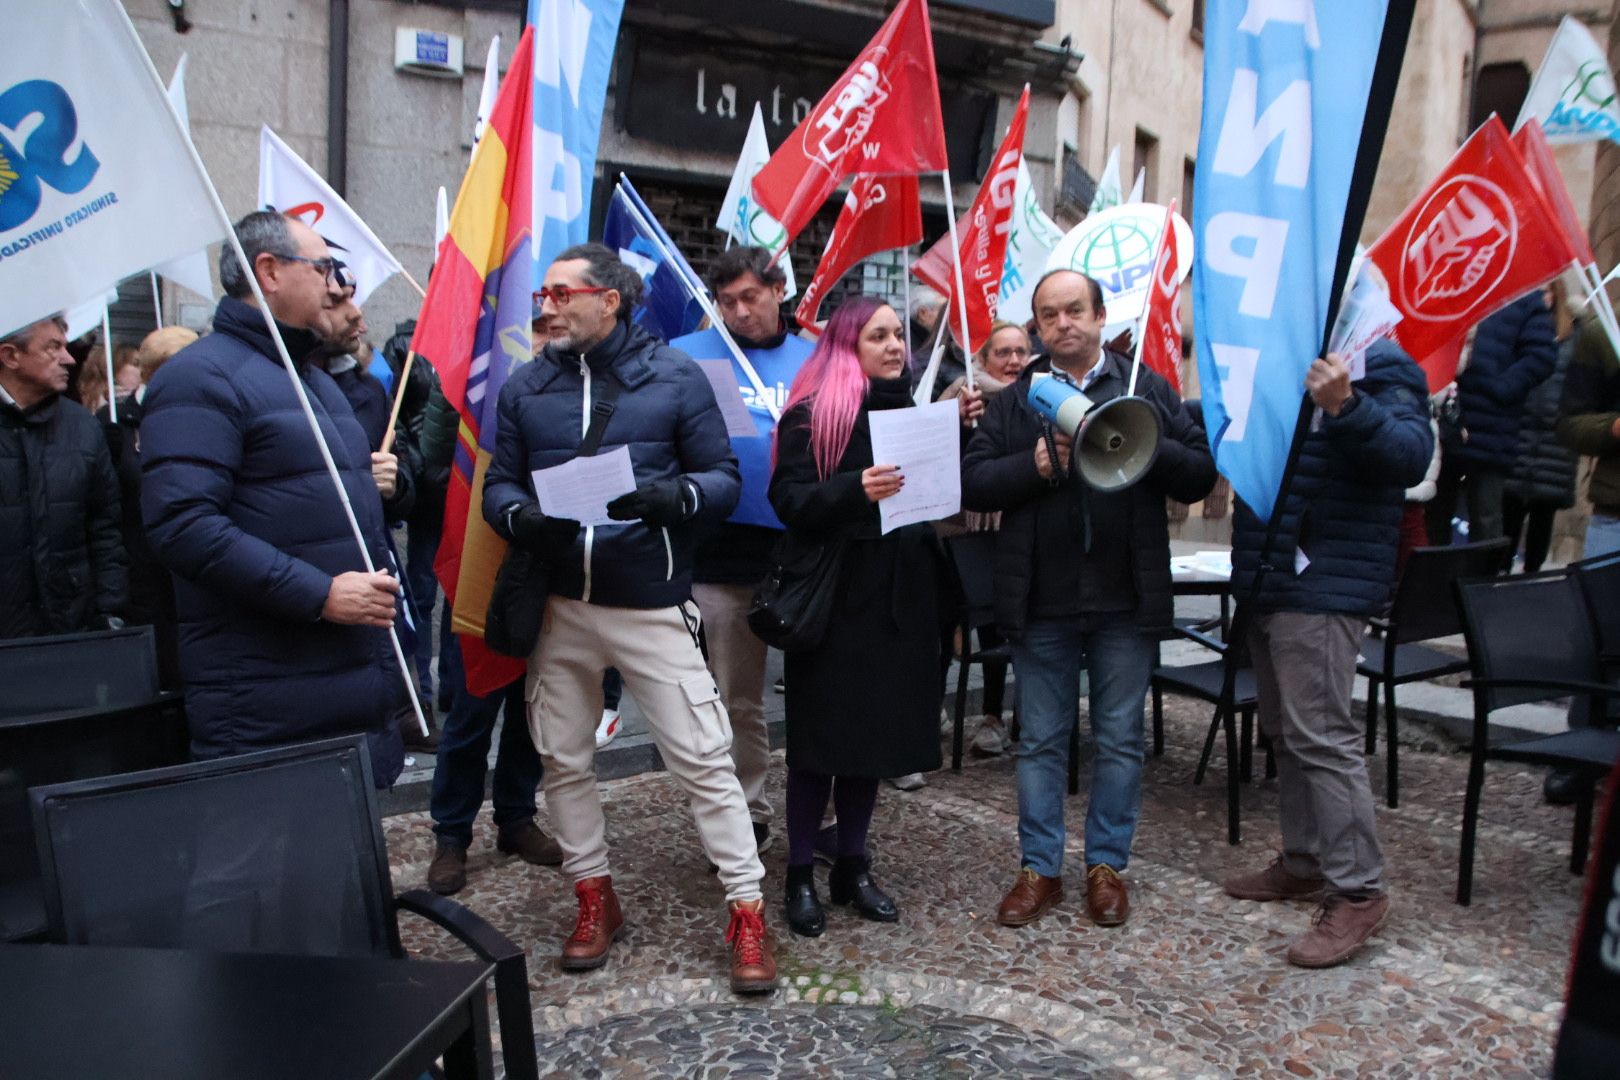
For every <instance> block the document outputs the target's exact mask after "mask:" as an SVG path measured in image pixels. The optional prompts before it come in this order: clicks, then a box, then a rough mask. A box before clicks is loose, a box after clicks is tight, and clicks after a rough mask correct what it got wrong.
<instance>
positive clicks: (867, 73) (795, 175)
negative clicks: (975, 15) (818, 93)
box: [754, 0, 946, 242]
mask: <svg viewBox="0 0 1620 1080" xmlns="http://www.w3.org/2000/svg"><path fill="white" fill-rule="evenodd" d="M945 163H946V158H945V121H944V119H943V118H942V117H941V116H940V111H939V76H938V74H937V73H936V72H935V71H934V39H933V36H932V35H931V34H930V32H929V29H928V0H900V2H899V3H898V4H896V5H895V8H894V11H893V12H892V13H890V15H889V17H888V19H887V20H886V21H885V22H884V23H883V25H882V26H881V27H879V28H878V32H877V36H876V37H874V38H873V39H872V40H871V41H870V42H869V43H868V44H867V46H866V48H865V49H864V50H863V51H862V52H861V54H860V55H859V56H857V57H856V58H855V62H854V63H853V64H851V65H850V66H849V69H848V70H847V71H845V72H844V73H843V74H842V75H840V76H839V77H838V81H837V82H835V83H833V86H832V89H831V90H828V91H827V94H826V96H825V97H823V98H822V99H821V101H820V102H819V103H817V105H816V107H815V108H814V109H812V110H810V115H808V116H806V117H805V118H804V121H803V122H802V123H801V124H799V126H798V127H797V128H795V129H794V131H793V134H791V135H789V136H788V137H787V141H786V142H784V143H783V144H782V145H781V146H780V147H778V148H777V150H776V153H774V154H772V155H771V159H770V160H769V161H767V162H766V163H765V167H764V168H763V169H761V170H760V171H759V172H758V173H757V174H755V176H754V198H755V199H756V200H758V202H759V205H760V206H762V207H764V208H765V210H766V211H767V212H768V213H769V214H770V215H771V216H772V217H774V218H775V219H776V220H777V221H779V222H781V223H782V228H783V229H784V230H786V232H787V238H788V239H787V242H791V241H792V239H793V237H795V236H797V235H798V234H799V232H800V231H801V230H802V229H803V228H804V226H805V224H806V223H807V222H809V220H810V219H811V218H812V217H814V216H815V213H816V211H817V210H819V209H821V206H822V204H823V203H825V202H826V201H827V196H829V195H831V194H832V193H833V191H834V189H836V188H837V187H838V182H839V181H840V180H842V179H843V178H844V177H846V176H849V175H851V174H852V173H879V174H887V175H897V174H906V173H910V174H912V175H915V174H917V173H925V172H940V171H941V170H943V169H944V168H945V167H946V165H945Z"/></svg>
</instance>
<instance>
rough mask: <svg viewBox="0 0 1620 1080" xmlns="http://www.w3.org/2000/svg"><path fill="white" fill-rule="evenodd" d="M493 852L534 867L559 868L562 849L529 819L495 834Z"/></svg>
mask: <svg viewBox="0 0 1620 1080" xmlns="http://www.w3.org/2000/svg"><path fill="white" fill-rule="evenodd" d="M495 850H496V851H499V852H500V853H501V854H503V855H516V856H517V857H518V858H520V859H522V860H523V861H524V862H526V863H532V864H533V865H535V866H561V865H562V861H563V853H562V848H561V847H560V846H558V844H557V841H555V840H553V839H552V838H551V837H550V836H547V835H546V833H545V830H543V829H541V828H540V826H538V825H536V824H535V823H534V820H533V819H532V818H531V819H530V820H528V821H525V822H523V823H522V824H521V825H508V826H507V827H506V828H504V829H502V830H501V831H500V832H498V833H496V834H495Z"/></svg>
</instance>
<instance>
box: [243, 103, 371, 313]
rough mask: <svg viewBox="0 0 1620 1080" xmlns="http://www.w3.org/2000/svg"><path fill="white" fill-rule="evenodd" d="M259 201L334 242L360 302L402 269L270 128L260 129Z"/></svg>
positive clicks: (349, 209) (336, 194)
mask: <svg viewBox="0 0 1620 1080" xmlns="http://www.w3.org/2000/svg"><path fill="white" fill-rule="evenodd" d="M259 205H260V206H273V207H275V208H276V209H277V210H280V211H281V212H282V213H283V214H290V215H292V216H293V217H296V218H298V219H299V220H301V221H303V222H304V223H305V224H307V225H309V227H310V228H312V229H314V230H315V231H316V232H318V233H320V234H321V236H322V237H324V238H325V239H326V242H327V243H328V244H331V245H332V246H333V250H332V255H333V257H335V258H337V259H339V260H341V261H342V262H344V263H345V264H347V265H348V267H349V269H350V270H351V271H353V272H354V280H355V286H354V302H355V303H356V304H360V305H362V306H364V304H365V302H366V297H368V296H370V295H371V293H372V291H373V290H375V289H376V288H377V287H378V286H379V285H381V284H382V283H383V282H385V281H387V280H388V279H389V278H391V277H393V276H394V275H395V274H397V273H399V271H400V266H399V260H397V259H395V258H394V256H393V255H392V254H391V253H390V252H389V250H388V249H387V248H386V247H384V246H383V242H382V241H381V240H379V239H377V234H376V233H374V232H372V231H371V227H370V226H369V225H367V224H366V223H365V222H364V221H362V220H360V215H359V214H356V213H355V212H354V210H352V209H351V208H350V207H349V204H348V203H346V202H344V201H343V197H342V196H341V195H339V194H338V193H337V192H335V191H333V190H332V189H331V187H330V186H329V185H328V184H327V183H326V181H325V180H322V179H321V176H320V174H319V173H317V172H316V171H315V170H314V169H312V168H310V167H309V165H307V164H306V163H305V162H304V159H303V158H301V157H299V156H298V155H297V154H296V153H294V151H293V148H292V147H290V146H288V145H287V144H286V143H284V142H282V141H281V139H280V138H278V137H277V135H276V133H275V132H273V131H271V130H270V129H269V128H268V127H264V128H260V129H259ZM339 247H341V248H342V250H341V251H340V250H338V248H339Z"/></svg>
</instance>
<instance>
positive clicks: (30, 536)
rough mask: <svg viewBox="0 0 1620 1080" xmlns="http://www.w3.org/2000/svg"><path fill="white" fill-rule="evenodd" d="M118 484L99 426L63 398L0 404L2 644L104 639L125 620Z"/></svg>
mask: <svg viewBox="0 0 1620 1080" xmlns="http://www.w3.org/2000/svg"><path fill="white" fill-rule="evenodd" d="M118 515H119V502H118V475H117V473H115V472H114V471H113V463H112V456H111V455H110V454H109V453H108V451H107V442H106V440H105V439H104V438H103V437H102V434H101V425H100V424H99V423H97V422H96V418H95V417H93V416H91V415H90V414H89V413H88V412H86V411H85V410H84V409H83V408H81V407H80V406H79V405H77V404H75V403H74V402H71V401H68V400H67V399H66V398H64V397H61V396H60V395H57V396H53V397H50V398H47V399H46V400H45V401H42V402H40V403H39V404H37V405H35V406H34V407H33V408H31V409H28V410H26V411H25V410H21V409H18V408H17V407H16V406H15V405H13V404H11V403H9V402H8V401H5V400H3V399H0V638H11V637H33V636H35V635H38V634H67V633H73V632H75V631H79V630H91V629H97V628H100V627H101V626H104V625H105V622H104V620H105V618H106V617H107V616H109V615H119V616H122V615H123V614H124V608H125V605H126V603H127V602H128V594H129V572H128V566H127V562H126V558H125V555H124V546H123V541H122V540H121V538H120V536H119V532H118Z"/></svg>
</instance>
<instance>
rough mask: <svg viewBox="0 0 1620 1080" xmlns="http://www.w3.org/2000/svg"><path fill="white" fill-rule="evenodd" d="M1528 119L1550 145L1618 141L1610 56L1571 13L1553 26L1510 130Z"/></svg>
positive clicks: (1619, 120) (1619, 110)
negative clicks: (1537, 123)
mask: <svg viewBox="0 0 1620 1080" xmlns="http://www.w3.org/2000/svg"><path fill="white" fill-rule="evenodd" d="M1531 119H1536V120H1540V121H1541V129H1542V130H1543V131H1545V132H1546V133H1547V141H1548V142H1550V143H1574V142H1588V141H1591V140H1595V139H1613V140H1614V141H1615V142H1620V104H1617V103H1616V101H1615V95H1614V72H1612V71H1610V70H1609V58H1608V57H1607V56H1605V55H1604V53H1603V48H1602V46H1600V45H1599V44H1598V43H1597V41H1596V39H1594V38H1593V37H1592V32H1591V31H1590V30H1588V29H1587V28H1586V27H1585V26H1584V25H1582V24H1581V21H1580V20H1579V19H1577V18H1575V17H1574V16H1572V15H1565V16H1564V19H1563V21H1562V22H1560V23H1559V24H1558V32H1557V33H1555V34H1553V39H1552V42H1551V43H1550V44H1549V45H1548V46H1547V55H1546V56H1544V57H1542V58H1541V66H1540V67H1539V68H1537V69H1536V77H1535V79H1534V80H1533V81H1532V82H1531V83H1530V92H1529V93H1528V94H1526V95H1525V99H1524V107H1523V108H1522V109H1520V110H1519V119H1518V122H1517V123H1515V124H1514V125H1513V130H1515V131H1517V130H1518V129H1519V128H1521V127H1523V126H1524V125H1525V124H1526V123H1527V122H1528V121H1530V120H1531Z"/></svg>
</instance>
